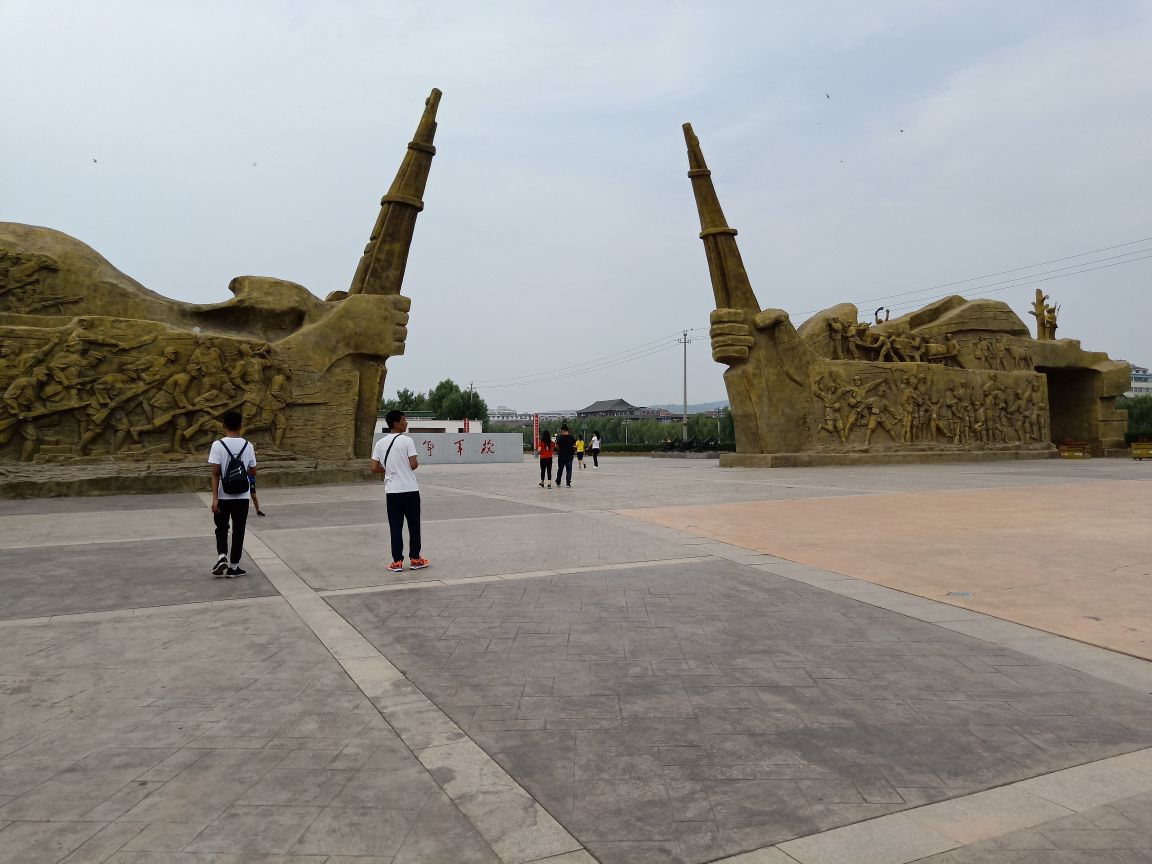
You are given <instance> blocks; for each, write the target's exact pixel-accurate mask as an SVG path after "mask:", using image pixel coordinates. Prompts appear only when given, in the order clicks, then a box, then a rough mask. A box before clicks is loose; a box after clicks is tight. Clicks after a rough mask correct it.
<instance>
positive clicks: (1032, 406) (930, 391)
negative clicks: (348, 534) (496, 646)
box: [0, 90, 1129, 491]
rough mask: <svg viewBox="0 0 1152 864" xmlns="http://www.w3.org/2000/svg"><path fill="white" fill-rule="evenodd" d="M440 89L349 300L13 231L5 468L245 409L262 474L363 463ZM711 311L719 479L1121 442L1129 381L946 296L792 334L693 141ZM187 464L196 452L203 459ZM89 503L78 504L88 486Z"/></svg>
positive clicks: (121, 448)
mask: <svg viewBox="0 0 1152 864" xmlns="http://www.w3.org/2000/svg"><path fill="white" fill-rule="evenodd" d="M439 100H440V92H439V91H438V90H433V91H432V94H431V96H429V98H428V100H427V101H426V103H425V110H424V114H423V116H422V118H421V120H420V123H419V126H418V127H417V130H416V134H415V136H414V137H413V140H412V141H411V142H410V143H409V144H408V150H407V153H406V154H405V156H404V159H403V162H402V164H401V166H400V170H399V172H398V173H397V175H396V178H395V180H394V181H393V183H392V186H391V188H390V189H389V191H388V193H387V194H386V195H385V196H384V197H383V198H382V199H381V206H380V213H379V216H378V218H377V220H376V224H375V227H374V228H373V231H372V234H371V237H370V239H369V241H368V245H367V247H366V248H365V251H364V255H363V257H362V258H361V260H360V264H359V266H358V267H357V270H356V273H355V276H354V277H353V280H352V284H351V286H350V288H349V289H348V290H347V291H333V292H330V293H328V295H327V296H326V298H325V299H324V300H320V299H319V298H318V297H317V296H315V295H313V294H312V293H310V292H309V291H308V290H307V289H306V288H304V287H303V286H301V285H297V284H296V283H293V282H287V281H284V280H281V279H274V278H269V277H259V276H239V277H236V278H235V279H233V280H232V282H231V284H230V285H229V289H230V290H231V292H232V295H233V296H232V298H231V299H230V300H228V301H227V302H224V303H218V304H209V305H193V304H188V303H181V302H177V301H174V300H170V299H168V298H166V297H163V296H161V295H159V294H156V293H154V292H152V291H149V290H148V289H146V288H144V287H143V286H142V285H140V284H139V283H137V282H135V281H134V280H132V279H131V278H129V277H128V276H126V275H124V274H123V273H121V272H120V271H118V270H116V269H115V268H114V267H113V266H112V265H111V264H109V263H108V262H107V261H106V260H105V259H104V258H102V257H101V256H100V255H99V254H97V253H96V252H95V251H94V250H92V249H91V248H89V247H88V246H85V245H84V244H83V243H80V242H79V241H77V240H74V239H73V238H71V237H68V236H67V235H65V234H61V233H59V232H57V231H53V230H51V229H47V228H37V227H33V226H28V225H18V224H13V223H0V462H7V463H9V464H11V463H17V462H23V463H29V462H34V463H43V462H63V463H80V464H86V463H93V462H99V463H109V462H110V463H113V464H133V463H139V462H145V463H155V462H159V463H165V462H190V461H192V460H193V459H195V460H196V461H197V464H198V463H199V461H200V460H199V457H200V456H201V455H202V453H203V451H204V450H205V449H206V447H207V445H208V443H209V442H210V441H211V439H212V438H213V437H214V436H216V435H218V434H219V431H220V430H219V427H218V423H217V420H218V418H219V417H220V415H221V414H222V413H223V412H225V411H229V410H235V411H239V412H240V413H241V415H242V416H243V418H244V427H245V430H246V432H247V434H248V435H249V436H251V437H252V438H253V439H254V440H255V442H256V444H257V446H258V447H259V449H260V452H261V454H262V455H263V456H265V458H266V459H268V458H271V459H272V460H275V459H277V458H280V459H284V460H292V459H300V458H317V459H319V458H327V459H365V458H367V456H368V455H369V452H370V450H371V446H372V436H373V432H374V428H375V423H376V419H377V413H378V405H379V400H380V396H381V393H382V390H383V384H384V375H385V368H384V364H385V361H386V360H387V358H388V357H390V356H393V355H397V354H402V353H403V352H404V341H405V337H406V335H407V329H406V325H407V323H408V310H409V306H410V301H409V300H408V299H407V298H406V297H403V296H401V295H400V289H401V286H402V283H403V279H404V270H405V265H406V263H407V259H408V251H409V248H410V246H411V242H412V235H413V231H414V228H415V223H416V217H417V214H418V213H419V212H420V211H421V210H422V209H423V206H424V204H423V200H422V198H423V194H424V189H425V186H426V184H427V180H428V172H429V169H430V167H431V163H432V157H433V155H434V154H435V152H436V148H435V147H434V146H433V143H432V142H433V139H434V137H435V132H436V121H435V117H436V109H437V106H438V104H439ZM684 133H685V137H686V140H687V142H688V156H689V165H690V170H689V172H688V175H689V177H690V178H691V179H692V186H693V191H694V193H695V197H696V204H697V208H698V210H699V215H700V226H701V232H700V237H701V239H702V240H703V241H704V246H705V250H706V252H707V257H708V267H709V271H710V275H711V279H712V288H713V293H714V296H715V301H716V310H715V311H714V312H713V313H712V316H711V323H712V327H711V338H712V356H713V358H714V359H715V360H716V361H717V362H719V363H722V364H725V365H726V366H727V367H728V368H727V371H726V372H725V373H724V379H725V382H726V386H727V389H728V395H729V398H730V401H731V404H732V413H733V419H734V421H735V428H736V445H737V448H736V449H737V452H736V453H734V454H725V455H724V456H723V457H722V458H721V464H726V465H751V466H765V467H770V466H774V465H814V464H845V463H852V462H901V461H928V460H935V459H957V458H980V459H985V458H1023V457H1029V456H1046V455H1050V454H1051V453H1052V452H1053V450H1054V443H1060V442H1062V441H1065V440H1069V441H1071V440H1076V441H1079V442H1083V443H1084V444H1087V445H1088V446H1090V447H1091V448H1092V449H1093V450H1094V451H1096V452H1100V453H1104V452H1108V451H1109V450H1112V449H1115V448H1118V447H1119V446H1120V445H1121V443H1122V439H1123V434H1124V425H1125V414H1124V412H1122V411H1117V410H1115V408H1114V407H1113V403H1114V401H1115V399H1116V397H1117V396H1118V395H1120V394H1121V393H1123V392H1124V390H1125V389H1127V385H1128V380H1129V379H1128V365H1127V364H1126V363H1121V362H1115V361H1112V360H1109V358H1108V357H1107V355H1105V354H1101V353H1091V352H1086V351H1083V350H1081V348H1080V345H1079V343H1078V342H1077V341H1076V340H1070V339H1060V340H1058V339H1056V338H1055V337H1056V315H1057V312H1058V310H1059V307H1058V306H1057V305H1052V304H1049V303H1048V296H1047V295H1046V294H1043V293H1042V292H1041V291H1037V292H1036V301H1035V303H1034V304H1033V311H1032V314H1033V315H1034V316H1036V320H1037V338H1036V339H1033V338H1031V337H1030V335H1029V333H1028V329H1027V328H1026V327H1025V326H1024V324H1023V322H1022V321H1021V320H1020V319H1019V318H1018V317H1017V316H1016V314H1015V313H1014V312H1013V311H1012V310H1011V309H1010V308H1009V307H1008V306H1007V305H1006V304H1004V303H1001V302H998V301H993V300H965V299H963V298H961V297H956V296H953V297H947V298H945V299H943V300H940V301H937V302H935V303H932V304H929V305H928V306H926V307H924V308H923V309H920V310H918V311H916V312H912V313H910V314H908V315H904V316H901V317H899V318H894V319H891V320H888V319H887V316H886V317H885V320H883V321H881V320H880V319H879V312H877V315H876V318H877V320H876V322H875V323H871V322H861V321H860V320H858V317H859V316H858V313H857V309H856V307H855V306H852V305H851V304H842V305H839V306H835V307H833V308H831V309H828V310H825V311H824V312H821V313H819V314H817V315H815V316H813V317H812V318H810V319H809V320H808V321H806V322H805V323H804V324H802V325H801V326H800V327H799V328H796V327H794V326H793V325H792V322H791V321H790V320H789V318H788V314H787V313H786V312H784V311H783V310H780V309H761V308H760V305H759V303H758V302H757V300H756V296H755V294H754V293H753V291H752V287H751V284H750V282H749V279H748V274H747V273H746V272H745V270H744V265H743V263H742V261H741V259H740V252H739V249H738V248H737V246H736V230H735V229H734V228H730V227H728V225H727V222H726V221H725V219H724V214H723V212H722V211H721V209H720V204H719V201H718V199H717V197H716V191H715V189H714V188H713V185H712V180H711V172H710V171H709V170H708V167H707V166H706V165H705V163H704V157H703V155H702V154H701V151H700V145H699V142H698V141H697V140H696V136H695V135H694V134H693V133H692V129H691V127H690V126H688V125H685V127H684ZM193 454H194V455H193ZM79 491H84V490H83V489H80V490H79Z"/></svg>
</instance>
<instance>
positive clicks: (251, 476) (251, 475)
mask: <svg viewBox="0 0 1152 864" xmlns="http://www.w3.org/2000/svg"><path fill="white" fill-rule="evenodd" d="M248 488H249V489H250V490H251V492H252V506H253V507H255V508H256V515H257V516H263V515H264V511H263V510H261V509H260V499H259V498H257V497H256V472H255V471H249V472H248Z"/></svg>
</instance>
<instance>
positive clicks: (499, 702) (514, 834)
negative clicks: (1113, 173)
mask: <svg viewBox="0 0 1152 864" xmlns="http://www.w3.org/2000/svg"><path fill="white" fill-rule="evenodd" d="M535 473H536V471H535V466H534V465H533V464H531V463H530V462H528V461H525V463H524V464H522V465H481V466H443V467H441V466H424V467H422V468H421V470H420V479H421V482H422V497H423V502H424V544H425V548H424V551H425V554H426V555H427V557H428V558H429V559H430V560H431V561H432V567H431V568H429V569H427V570H422V571H410V570H405V571H404V572H403V573H390V572H388V571H387V570H386V566H387V564H388V559H389V557H390V556H389V555H388V551H387V527H386V518H385V513H384V494H383V486H382V484H380V483H378V482H365V483H358V484H348V485H339V486H314V487H302V488H294V489H276V488H267V489H264V490H262V492H261V498H262V504H263V505H264V509H265V510H266V512H267V513H268V516H267V518H265V519H257V518H255V517H254V516H253V517H252V518H250V520H249V541H248V544H247V554H246V556H245V561H244V566H245V567H246V569H247V570H248V575H247V576H246V577H243V578H241V579H236V580H223V579H213V578H212V577H211V575H209V573H208V570H209V568H210V567H211V564H212V563H213V559H214V547H213V541H212V536H211V530H212V523H211V515H210V513H209V512H208V509H207V501H206V499H207V497H208V496H207V495H206V494H205V495H200V494H173V495H141V496H111V497H104V498H74V499H46V500H31V501H0V549H2V553H0V554H2V555H3V562H4V563H3V568H2V572H0V862H20V864H27V862H59V861H63V862H68V864H95V862H110V864H160V862H164V864H167V862H174V864H241V862H254V864H289V862H291V864H340V862H345V864H353V862H355V864H384V862H393V864H457V862H459V864H469V862H491V864H501V862H503V864H544V862H548V864H593V862H597V861H598V862H603V864H647V862H669V864H688V862H691V864H697V862H712V861H723V862H725V864H905V862H914V861H919V862H931V864H1089V862H1093V864H1094V862H1104V864H1136V862H1144V864H1147V862H1150V861H1152V695H1150V694H1152V624H1149V622H1150V621H1152V617H1150V616H1152V544H1149V542H1148V540H1149V538H1150V537H1152V506H1150V504H1149V502H1150V501H1152V482H1150V481H1152V464H1146V463H1135V462H1130V461H1126V460H1088V461H1083V462H1072V461H1056V460H1051V461H1041V462H1020V463H997V464H987V465H945V466H901V467H870V468H823V469H797V470H785V469H776V470H771V471H751V470H735V469H733V470H729V469H723V470H722V469H719V468H718V467H717V465H716V463H715V461H712V460H674V459H648V458H625V457H619V458H604V459H602V460H601V467H600V468H599V469H592V468H589V469H588V470H584V471H579V472H577V473H576V475H575V477H574V486H573V488H571V489H567V488H565V489H551V490H548V489H541V488H539V487H538V486H537V485H536V482H535V479H536V478H535Z"/></svg>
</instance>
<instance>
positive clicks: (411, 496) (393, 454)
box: [372, 409, 430, 573]
mask: <svg viewBox="0 0 1152 864" xmlns="http://www.w3.org/2000/svg"><path fill="white" fill-rule="evenodd" d="M384 422H385V423H387V424H388V434H387V435H385V436H384V437H383V438H381V439H380V440H379V441H377V442H376V446H375V447H373V448H372V473H373V474H383V475H384V500H385V502H386V503H387V507H388V533H389V534H390V537H391V541H392V563H391V564H389V565H388V569H389V570H391V571H392V572H393V573H399V572H400V571H401V570H403V569H404V522H405V521H407V523H408V567H409V569H411V570H423V569H424V568H425V567H427V566H428V565H429V563H430V562H429V561H428V559H427V558H422V557H420V483H419V481H418V480H417V479H416V469H417V468H418V467H419V465H420V463H419V461H418V460H417V459H416V444H415V442H414V441H413V440H412V439H411V438H409V437H408V436H407V435H405V434H404V433H405V432H407V431H408V418H407V417H405V416H404V412H403V411H397V410H395V409H393V410H391V411H389V412H388V413H387V414H385V415H384Z"/></svg>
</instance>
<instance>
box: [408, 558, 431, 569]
mask: <svg viewBox="0 0 1152 864" xmlns="http://www.w3.org/2000/svg"><path fill="white" fill-rule="evenodd" d="M431 563H432V562H431V561H429V560H428V559H427V558H409V559H408V569H409V570H423V569H424V568H425V567H427V566H428V565H429V564H431Z"/></svg>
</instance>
